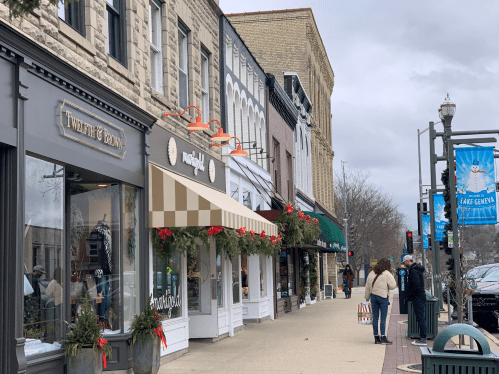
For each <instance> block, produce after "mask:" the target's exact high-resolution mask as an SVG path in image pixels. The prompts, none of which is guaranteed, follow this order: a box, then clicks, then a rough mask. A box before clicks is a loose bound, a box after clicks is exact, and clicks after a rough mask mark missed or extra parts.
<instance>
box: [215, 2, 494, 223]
mask: <svg viewBox="0 0 499 374" xmlns="http://www.w3.org/2000/svg"><path fill="white" fill-rule="evenodd" d="M220 7H221V8H222V10H223V11H224V12H225V13H234V12H251V11H259V10H276V9H291V8H312V10H313V12H314V17H315V20H316V22H317V25H318V27H319V31H320V33H321V36H322V40H323V41H324V44H325V47H326V50H327V54H328V56H329V60H330V61H331V65H332V67H333V70H334V73H335V86H334V91H333V94H332V97H331V103H332V104H331V106H332V108H331V111H332V114H333V121H332V127H333V129H332V133H333V150H334V152H335V157H334V169H335V171H336V172H338V171H340V170H341V160H344V161H347V162H348V163H347V168H362V169H364V170H366V171H369V172H370V173H371V181H372V182H373V183H375V184H377V185H379V186H381V187H382V188H383V189H385V190H386V191H387V192H388V193H389V194H391V195H392V196H393V198H394V200H395V201H396V203H398V205H399V207H400V210H401V211H402V212H404V213H405V214H406V215H407V216H408V226H409V227H410V228H411V229H415V228H416V227H417V216H416V203H417V202H418V201H419V191H418V183H419V178H418V149H417V138H418V137H417V129H418V128H419V129H420V130H423V129H425V128H426V127H428V122H429V121H434V122H438V121H439V119H438V114H437V110H438V108H439V106H440V104H441V103H442V102H443V99H444V97H445V95H446V93H447V92H448V93H449V94H450V97H451V100H452V101H453V102H454V103H456V105H457V111H456V115H455V117H454V120H453V122H452V128H453V130H477V129H492V128H496V129H499V85H498V81H499V79H498V74H499V42H498V40H499V22H498V21H497V19H498V16H499V3H497V2H496V1H492V0H480V1H464V0H453V1H449V0H445V1H434V0H433V1H430V0H420V1H417V2H415V1H400V0H397V1H395V0H378V1H372V0H341V1H340V0H327V1H325V0H252V1H235V0H220ZM436 128H437V131H441V130H442V125H441V124H438V125H436ZM436 149H437V151H438V152H437V153H439V154H441V152H442V146H441V142H440V141H439V140H437V146H436ZM421 150H422V152H421V153H422V165H423V184H430V175H429V140H428V132H426V133H425V134H423V135H422V136H421ZM439 164H442V163H441V162H439ZM441 166H442V167H439V168H438V170H439V172H438V174H437V179H438V182H439V183H440V172H441V170H442V169H443V166H444V165H441ZM496 180H497V178H496Z"/></svg>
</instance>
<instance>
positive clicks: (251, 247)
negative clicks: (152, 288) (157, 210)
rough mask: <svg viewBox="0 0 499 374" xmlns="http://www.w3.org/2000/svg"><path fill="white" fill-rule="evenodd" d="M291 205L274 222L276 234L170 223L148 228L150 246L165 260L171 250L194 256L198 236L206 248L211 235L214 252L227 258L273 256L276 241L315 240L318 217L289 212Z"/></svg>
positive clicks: (296, 241) (296, 242)
mask: <svg viewBox="0 0 499 374" xmlns="http://www.w3.org/2000/svg"><path fill="white" fill-rule="evenodd" d="M293 210H294V208H292V207H291V206H290V205H288V206H287V207H286V209H285V211H284V212H283V213H282V214H281V215H280V216H279V218H278V219H277V220H276V221H275V223H276V224H277V225H278V226H279V228H280V232H281V233H280V234H279V235H277V236H275V235H272V236H270V237H269V236H267V235H266V233H265V231H262V232H261V233H255V232H253V231H252V230H250V231H249V232H248V231H246V228H245V227H241V228H239V229H238V230H233V229H228V228H225V227H222V226H212V227H210V228H200V227H185V228H181V227H173V228H171V229H170V228H164V227H163V228H159V227H155V228H154V229H153V230H152V244H153V249H154V251H156V253H158V254H159V255H160V256H161V257H163V258H164V259H165V260H168V259H169V258H170V257H171V256H172V255H173V254H176V253H180V254H184V253H185V254H187V255H188V256H191V257H197V255H198V253H199V240H198V239H196V238H199V239H201V242H202V243H203V244H205V245H206V248H207V249H208V250H209V244H210V239H209V237H210V236H211V237H213V238H214V240H215V243H216V248H217V253H220V252H224V253H225V254H226V255H227V256H228V257H229V258H230V259H233V258H235V257H237V256H239V254H243V255H246V256H249V255H252V254H258V255H264V256H274V257H277V256H278V254H279V251H280V245H281V244H285V245H287V246H294V245H297V244H305V243H311V242H313V241H314V240H316V239H317V238H318V237H319V235H320V233H321V229H320V227H319V221H317V219H315V218H311V217H310V216H307V215H305V214H304V213H303V212H301V211H295V212H293Z"/></svg>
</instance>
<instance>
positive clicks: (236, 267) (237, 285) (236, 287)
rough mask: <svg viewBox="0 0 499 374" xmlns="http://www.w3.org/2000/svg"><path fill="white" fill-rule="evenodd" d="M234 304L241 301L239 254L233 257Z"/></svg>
mask: <svg viewBox="0 0 499 374" xmlns="http://www.w3.org/2000/svg"><path fill="white" fill-rule="evenodd" d="M231 262H232V304H239V303H240V302H241V297H240V289H241V283H240V280H239V275H240V273H241V272H240V266H239V256H237V257H235V258H233V259H232V261H231Z"/></svg>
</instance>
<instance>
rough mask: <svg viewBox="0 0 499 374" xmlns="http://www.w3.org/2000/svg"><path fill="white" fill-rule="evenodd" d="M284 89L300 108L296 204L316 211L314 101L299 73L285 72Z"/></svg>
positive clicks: (296, 150)
mask: <svg viewBox="0 0 499 374" xmlns="http://www.w3.org/2000/svg"><path fill="white" fill-rule="evenodd" d="M284 90H285V91H286V93H287V94H288V96H289V97H290V98H291V99H292V100H293V104H294V105H295V107H296V108H297V109H298V122H297V124H296V129H295V132H294V149H293V151H294V156H295V162H294V176H295V178H294V181H295V189H296V204H297V206H298V207H299V208H300V209H301V210H302V211H312V212H313V211H314V206H315V199H314V193H313V188H312V143H311V136H312V122H311V120H310V115H311V112H312V102H311V101H310V99H309V97H308V95H307V93H306V92H305V89H304V88H303V85H302V83H301V81H300V78H299V77H298V74H297V73H294V72H286V73H284Z"/></svg>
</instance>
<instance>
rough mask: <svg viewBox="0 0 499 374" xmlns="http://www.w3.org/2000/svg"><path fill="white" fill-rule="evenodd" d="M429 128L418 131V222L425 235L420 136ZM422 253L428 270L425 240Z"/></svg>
mask: <svg viewBox="0 0 499 374" xmlns="http://www.w3.org/2000/svg"><path fill="white" fill-rule="evenodd" d="M427 130H428V128H426V129H425V130H423V131H421V132H419V129H418V159H419V213H418V220H419V227H420V228H421V234H423V235H424V228H423V177H422V176H421V140H420V136H421V135H422V134H424V133H425V132H426V131H427ZM421 253H422V257H423V267H424V268H425V269H426V249H425V247H424V240H423V239H421Z"/></svg>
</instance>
